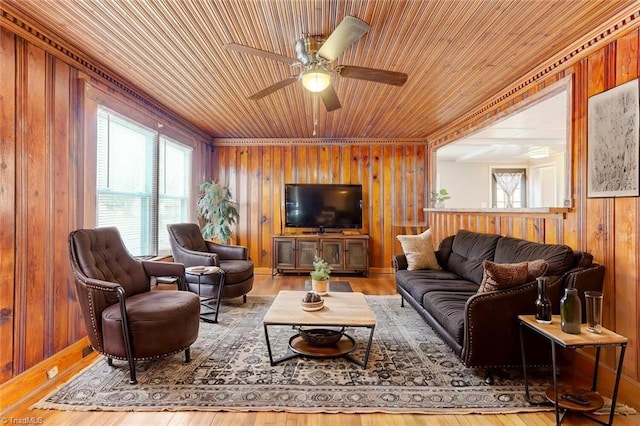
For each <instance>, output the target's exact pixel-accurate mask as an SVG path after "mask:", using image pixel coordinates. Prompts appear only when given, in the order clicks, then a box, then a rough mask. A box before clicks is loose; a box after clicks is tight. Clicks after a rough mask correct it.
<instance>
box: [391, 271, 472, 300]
mask: <svg viewBox="0 0 640 426" xmlns="http://www.w3.org/2000/svg"><path fill="white" fill-rule="evenodd" d="M436 276H439V277H438V278H436ZM396 285H397V286H398V287H400V288H402V289H403V290H405V291H406V292H407V293H409V294H410V295H411V297H412V298H413V300H415V301H416V302H418V303H421V301H422V298H423V296H424V295H425V294H426V293H430V292H433V291H443V290H446V291H450V292H464V293H470V292H477V291H478V287H479V286H478V284H476V283H473V282H471V281H467V280H464V279H461V278H460V277H458V276H457V275H455V274H453V273H451V272H447V271H428V270H423V271H411V272H409V271H398V272H397V274H396Z"/></svg>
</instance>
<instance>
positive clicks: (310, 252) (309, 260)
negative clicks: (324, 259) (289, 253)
mask: <svg viewBox="0 0 640 426" xmlns="http://www.w3.org/2000/svg"><path fill="white" fill-rule="evenodd" d="M297 241H298V247H297V253H298V259H297V260H298V263H297V264H296V266H297V268H298V269H309V270H310V269H313V260H314V259H315V257H316V256H317V255H318V253H319V248H320V247H318V240H315V239H314V240H311V239H302V238H299V239H298V240H297Z"/></svg>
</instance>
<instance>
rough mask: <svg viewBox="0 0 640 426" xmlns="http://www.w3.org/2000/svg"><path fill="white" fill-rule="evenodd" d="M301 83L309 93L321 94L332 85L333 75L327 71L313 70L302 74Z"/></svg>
mask: <svg viewBox="0 0 640 426" xmlns="http://www.w3.org/2000/svg"><path fill="white" fill-rule="evenodd" d="M300 81H301V82H302V85H303V86H304V88H305V89H307V90H308V91H310V92H313V93H319V92H323V91H324V90H325V89H326V88H327V87H329V85H330V84H331V74H330V73H329V72H328V71H325V70H320V69H313V70H309V71H306V72H304V73H302V74H301V75H300Z"/></svg>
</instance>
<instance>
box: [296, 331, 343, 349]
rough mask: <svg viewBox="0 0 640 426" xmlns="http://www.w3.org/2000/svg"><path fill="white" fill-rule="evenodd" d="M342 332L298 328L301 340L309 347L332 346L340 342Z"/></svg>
mask: <svg viewBox="0 0 640 426" xmlns="http://www.w3.org/2000/svg"><path fill="white" fill-rule="evenodd" d="M343 332H344V330H343V329H342V330H330V329H327V328H309V329H304V328H300V336H302V340H304V341H305V342H307V343H308V344H310V345H311V346H333V345H335V344H336V343H338V342H339V341H340V339H341V338H342V334H343Z"/></svg>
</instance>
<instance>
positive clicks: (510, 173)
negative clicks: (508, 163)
mask: <svg viewBox="0 0 640 426" xmlns="http://www.w3.org/2000/svg"><path fill="white" fill-rule="evenodd" d="M491 176H492V180H491V181H492V191H491V194H492V202H491V205H492V206H493V207H494V208H499V209H500V208H507V209H509V208H522V207H526V206H527V202H526V200H527V197H526V187H527V181H526V179H527V174H526V170H525V169H493V170H492V173H491Z"/></svg>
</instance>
